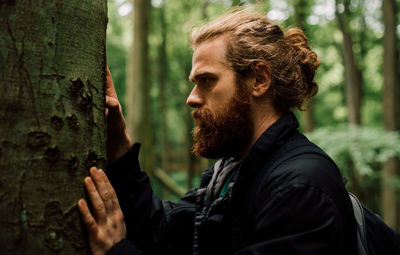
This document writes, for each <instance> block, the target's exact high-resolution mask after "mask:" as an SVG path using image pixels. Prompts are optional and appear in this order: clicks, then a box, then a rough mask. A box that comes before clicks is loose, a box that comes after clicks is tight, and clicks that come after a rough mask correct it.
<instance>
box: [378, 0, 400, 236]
mask: <svg viewBox="0 0 400 255" xmlns="http://www.w3.org/2000/svg"><path fill="white" fill-rule="evenodd" d="M382 2H383V3H382V9H383V21H384V25H385V34H384V38H383V45H384V60H383V74H384V81H383V89H384V91H383V93H384V95H383V105H384V109H383V111H384V112H383V119H384V126H385V129H387V130H389V131H397V132H398V131H399V130H400V88H399V86H400V84H399V79H400V75H399V68H400V66H399V59H398V57H399V52H398V49H397V37H396V24H397V22H396V14H397V12H396V9H397V8H396V3H395V1H394V0H384V1H382ZM399 174H400V161H399V159H398V158H391V159H389V160H388V161H387V162H386V163H385V164H384V166H383V185H382V203H383V206H382V208H383V219H384V220H385V222H386V223H387V224H389V225H390V226H392V227H394V228H396V229H400V204H399V200H398V199H396V198H399V195H400V194H399V192H398V191H396V189H395V188H394V187H392V186H390V185H387V184H386V183H385V182H386V181H387V180H389V179H392V178H393V177H395V176H399Z"/></svg>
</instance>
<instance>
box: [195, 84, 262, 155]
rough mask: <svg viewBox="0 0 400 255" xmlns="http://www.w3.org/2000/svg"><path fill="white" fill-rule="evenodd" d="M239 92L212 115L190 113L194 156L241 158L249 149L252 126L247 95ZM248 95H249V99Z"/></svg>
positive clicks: (210, 113)
mask: <svg viewBox="0 0 400 255" xmlns="http://www.w3.org/2000/svg"><path fill="white" fill-rule="evenodd" d="M240 92H242V93H244V92H243V91H240V89H238V91H237V93H236V95H235V96H234V97H233V98H232V99H231V100H230V102H229V103H228V105H227V106H225V107H224V108H223V109H218V111H217V110H216V111H215V113H214V114H213V113H212V112H211V111H210V110H209V109H202V108H198V109H195V110H194V111H193V117H194V119H195V121H196V128H195V129H194V132H193V140H194V145H193V149H192V152H193V154H194V155H195V156H201V157H204V158H211V159H217V158H228V157H240V155H241V153H243V151H244V149H245V148H246V147H247V146H249V144H250V141H251V138H252V135H253V131H254V127H253V122H252V119H251V106H250V102H249V100H248V99H245V98H246V94H241V96H239V93H240ZM249 97H250V95H249V96H248V98H249Z"/></svg>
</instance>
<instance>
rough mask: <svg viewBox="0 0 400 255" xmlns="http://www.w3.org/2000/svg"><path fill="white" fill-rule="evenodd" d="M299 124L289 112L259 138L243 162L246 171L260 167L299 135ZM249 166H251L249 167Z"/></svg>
mask: <svg viewBox="0 0 400 255" xmlns="http://www.w3.org/2000/svg"><path fill="white" fill-rule="evenodd" d="M298 127H299V123H298V121H297V119H296V116H295V115H294V114H293V113H292V112H287V113H285V114H283V115H282V117H281V118H280V119H279V120H277V121H276V122H275V123H274V124H272V125H271V126H270V127H269V128H268V129H267V130H265V131H264V133H263V134H262V135H261V136H260V137H259V138H258V140H257V141H256V142H255V144H254V145H253V146H252V147H251V148H250V150H249V152H248V153H247V155H246V157H245V158H244V160H243V165H245V166H249V167H246V168H250V169H246V171H249V170H251V169H252V168H256V167H257V166H258V167H260V166H261V165H262V163H264V162H265V161H266V160H268V159H269V158H270V156H271V155H272V154H274V152H276V151H277V149H278V148H279V147H280V146H281V145H282V144H284V143H285V142H286V141H287V140H288V139H289V138H290V137H291V136H293V135H294V134H295V133H297V132H298V131H297V128H298ZM248 164H249V165H248Z"/></svg>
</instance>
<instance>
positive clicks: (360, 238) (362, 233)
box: [349, 192, 368, 255]
mask: <svg viewBox="0 0 400 255" xmlns="http://www.w3.org/2000/svg"><path fill="white" fill-rule="evenodd" d="M349 197H350V200H351V204H352V205H353V210H354V216H355V219H356V223H357V246H358V255H368V246H367V234H366V227H365V217H364V211H363V207H362V205H361V203H360V201H359V200H358V198H357V197H356V196H355V195H354V194H352V193H350V192H349Z"/></svg>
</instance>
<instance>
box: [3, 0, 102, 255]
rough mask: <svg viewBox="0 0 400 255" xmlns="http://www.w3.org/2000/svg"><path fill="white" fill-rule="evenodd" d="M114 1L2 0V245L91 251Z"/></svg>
mask: <svg viewBox="0 0 400 255" xmlns="http://www.w3.org/2000/svg"><path fill="white" fill-rule="evenodd" d="M106 25H107V1H94V2H93V1H78V0H73V1H58V2H57V1H46V2H44V1H0V84H1V89H2V93H1V95H0V97H1V100H0V123H1V124H0V201H1V203H0V219H1V221H0V254H11V255H12V254H27V253H29V254H88V253H89V249H88V246H87V238H86V233H85V232H84V231H83V229H82V224H81V222H80V216H79V212H78V209H77V206H76V203H77V201H78V199H79V198H81V197H84V195H85V194H84V188H83V183H82V180H83V178H84V176H86V175H87V174H88V169H89V167H90V166H94V165H96V166H98V167H104V165H105V155H106V148H105V142H104V141H105V140H106V132H105V131H106V126H105V125H106V123H105V115H104V101H105V99H104V97H105V95H104V93H105V92H104V91H105V81H106V73H105V70H106V52H105V38H106Z"/></svg>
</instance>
